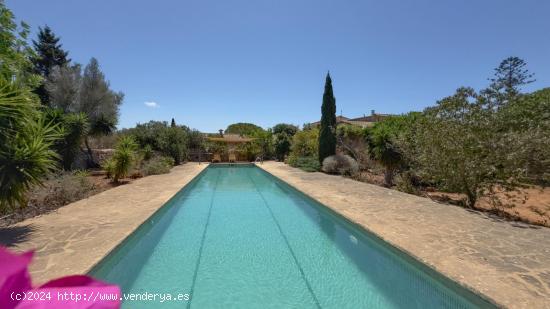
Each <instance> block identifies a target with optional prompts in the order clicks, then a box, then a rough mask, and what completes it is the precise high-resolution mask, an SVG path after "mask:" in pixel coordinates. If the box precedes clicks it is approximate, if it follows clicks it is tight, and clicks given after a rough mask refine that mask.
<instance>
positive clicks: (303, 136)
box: [290, 128, 319, 157]
mask: <svg viewBox="0 0 550 309" xmlns="http://www.w3.org/2000/svg"><path fill="white" fill-rule="evenodd" d="M290 148H291V151H290V153H291V154H292V155H294V156H296V157H317V155H318V149H319V129H317V128H313V129H309V130H303V131H299V132H297V133H296V134H294V137H293V138H292V146H291V147H290Z"/></svg>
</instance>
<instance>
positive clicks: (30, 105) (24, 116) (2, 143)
mask: <svg viewBox="0 0 550 309" xmlns="http://www.w3.org/2000/svg"><path fill="white" fill-rule="evenodd" d="M32 98H33V96H32V95H31V94H30V93H29V91H28V90H27V89H24V88H20V87H19V86H17V85H15V84H14V83H13V82H11V81H8V80H6V79H4V78H2V77H0V210H1V211H3V212H4V211H6V210H7V209H10V208H13V207H16V206H18V205H25V202H26V198H25V194H26V192H27V191H28V189H29V188H30V187H31V186H33V185H39V184H41V183H42V179H43V178H44V177H45V176H46V175H48V174H49V173H50V172H52V171H53V170H54V169H55V168H56V160H57V158H58V155H57V154H56V153H55V152H54V151H53V150H52V146H53V144H54V143H55V142H56V141H57V140H58V139H59V138H61V136H62V135H61V133H60V131H59V128H58V126H57V125H54V124H52V123H51V122H49V121H47V120H46V119H45V117H44V116H43V115H42V114H41V113H40V112H38V108H37V107H38V105H37V104H36V103H35V101H34V100H33V99H32Z"/></svg>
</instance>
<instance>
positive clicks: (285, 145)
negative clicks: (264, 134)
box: [274, 132, 292, 161]
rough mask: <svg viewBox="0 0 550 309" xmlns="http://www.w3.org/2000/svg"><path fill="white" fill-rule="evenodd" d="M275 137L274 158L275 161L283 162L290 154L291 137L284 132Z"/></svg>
mask: <svg viewBox="0 0 550 309" xmlns="http://www.w3.org/2000/svg"><path fill="white" fill-rule="evenodd" d="M274 136H275V156H276V158H277V160H279V161H283V160H284V159H285V156H287V155H288V154H289V153H290V147H291V145H292V137H291V136H289V135H288V134H287V133H285V132H281V133H277V134H275V135H274Z"/></svg>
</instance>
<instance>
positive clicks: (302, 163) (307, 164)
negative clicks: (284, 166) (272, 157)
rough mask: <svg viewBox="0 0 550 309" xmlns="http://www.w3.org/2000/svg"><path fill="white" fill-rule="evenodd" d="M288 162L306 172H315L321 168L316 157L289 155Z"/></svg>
mask: <svg viewBox="0 0 550 309" xmlns="http://www.w3.org/2000/svg"><path fill="white" fill-rule="evenodd" d="M288 164H289V165H290V166H292V167H297V168H299V169H301V170H303V171H306V172H317V171H319V169H320V168H321V165H320V164H319V159H318V158H317V157H296V156H292V155H291V156H290V157H289V158H288Z"/></svg>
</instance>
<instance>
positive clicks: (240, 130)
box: [225, 122, 264, 136]
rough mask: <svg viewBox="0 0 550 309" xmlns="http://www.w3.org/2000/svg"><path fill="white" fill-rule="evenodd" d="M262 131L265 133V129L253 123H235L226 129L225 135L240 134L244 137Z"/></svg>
mask: <svg viewBox="0 0 550 309" xmlns="http://www.w3.org/2000/svg"><path fill="white" fill-rule="evenodd" d="M260 131H264V129H262V128H261V127H259V126H257V125H255V124H253V123H246V122H239V123H233V124H230V125H229V126H227V129H225V133H227V134H239V135H242V136H253V135H254V134H256V133H257V132H260Z"/></svg>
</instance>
